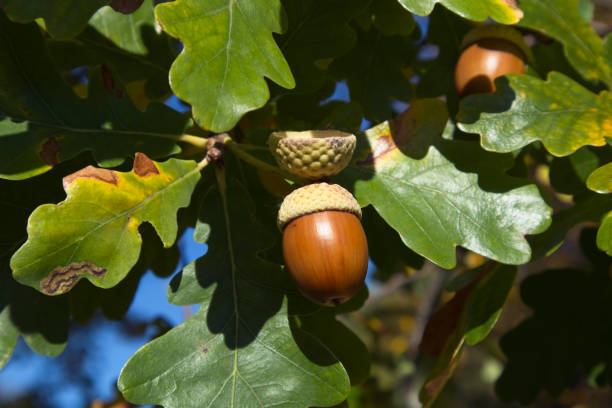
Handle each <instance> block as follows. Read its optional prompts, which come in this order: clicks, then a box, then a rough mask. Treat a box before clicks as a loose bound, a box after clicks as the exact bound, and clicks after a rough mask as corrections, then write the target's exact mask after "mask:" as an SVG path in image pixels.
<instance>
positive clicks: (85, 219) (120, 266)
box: [11, 153, 200, 295]
mask: <svg viewBox="0 0 612 408" xmlns="http://www.w3.org/2000/svg"><path fill="white" fill-rule="evenodd" d="M199 179H200V173H199V167H198V166H196V163H195V162H192V161H182V160H176V159H170V160H168V161H166V162H164V163H156V162H153V161H152V160H151V159H149V158H148V157H146V156H145V155H143V154H140V153H137V154H136V159H135V161H134V169H133V170H132V171H131V172H128V173H121V172H118V171H114V170H106V169H100V168H95V167H92V166H89V167H86V168H84V169H82V170H79V171H77V172H76V173H73V174H71V175H69V176H66V177H64V182H63V184H64V189H65V191H66V194H67V197H66V200H64V201H63V202H61V203H60V204H57V205H53V204H45V205H42V206H40V207H38V208H37V209H36V210H35V211H34V212H33V213H32V215H31V216H30V218H29V220H28V240H27V241H26V243H25V244H24V245H23V246H22V247H21V248H20V249H19V250H18V251H17V252H16V253H15V254H14V255H13V257H12V258H11V268H12V270H13V276H14V277H15V279H16V280H17V281H19V282H21V283H23V284H25V285H29V286H31V287H33V288H35V289H37V290H40V291H41V292H43V293H45V294H48V295H57V294H62V293H65V292H67V291H69V290H70V289H71V288H72V287H73V286H74V285H75V284H76V283H77V282H78V281H79V280H80V279H82V278H87V279H88V280H89V281H91V282H92V283H93V284H94V285H96V286H99V287H103V288H109V287H112V286H115V285H116V284H117V283H119V282H120V281H121V280H122V279H123V278H124V277H125V276H126V275H127V273H128V272H129V271H130V269H131V268H132V267H133V266H134V264H135V263H136V261H137V260H138V255H139V253H140V247H141V244H142V239H141V236H140V234H139V232H138V227H139V225H140V224H141V223H142V222H145V221H146V222H149V223H151V224H152V225H153V227H155V229H156V231H157V233H158V235H159V236H160V238H161V240H162V242H163V244H164V246H165V247H168V246H170V245H172V244H173V243H174V240H175V239H176V233H177V229H178V227H177V222H176V215H175V214H176V212H177V211H178V209H179V208H182V207H186V206H187V205H188V204H189V201H190V199H191V194H192V193H193V190H194V188H195V185H196V184H197V182H198V180H199Z"/></svg>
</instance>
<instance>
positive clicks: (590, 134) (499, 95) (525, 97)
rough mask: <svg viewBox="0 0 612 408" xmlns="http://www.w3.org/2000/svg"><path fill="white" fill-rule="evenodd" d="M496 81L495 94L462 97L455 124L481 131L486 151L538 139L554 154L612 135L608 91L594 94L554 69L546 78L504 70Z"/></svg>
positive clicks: (598, 143)
mask: <svg viewBox="0 0 612 408" xmlns="http://www.w3.org/2000/svg"><path fill="white" fill-rule="evenodd" d="M495 84H496V87H497V90H496V91H495V93H493V94H480V95H472V96H469V97H467V98H465V99H464V100H463V101H462V102H461V106H460V110H459V113H458V114H457V121H458V122H459V124H458V126H459V128H460V129H461V130H463V131H465V132H470V133H477V134H479V135H480V136H481V144H482V146H483V147H484V148H485V149H487V150H492V151H497V152H511V151H513V150H516V149H519V148H521V147H523V146H525V145H527V144H529V143H531V142H534V141H536V140H537V141H541V142H542V143H543V144H544V146H545V147H546V149H547V150H548V151H549V152H550V153H552V154H553V155H555V156H567V155H569V154H571V153H573V152H574V151H576V150H578V149H579V148H581V147H582V146H587V145H590V146H603V145H605V144H606V140H605V138H606V137H610V136H612V119H610V117H611V115H612V94H610V93H609V92H608V91H602V92H601V93H600V94H599V95H596V94H593V93H592V92H590V91H588V90H586V89H585V88H583V87H582V86H581V85H579V84H578V83H576V82H574V81H573V80H571V79H570V78H568V77H566V76H565V75H563V74H560V73H557V72H551V73H550V74H549V76H548V80H546V81H542V80H540V79H538V78H535V77H531V76H527V75H507V76H506V77H505V78H500V79H497V80H496V81H495Z"/></svg>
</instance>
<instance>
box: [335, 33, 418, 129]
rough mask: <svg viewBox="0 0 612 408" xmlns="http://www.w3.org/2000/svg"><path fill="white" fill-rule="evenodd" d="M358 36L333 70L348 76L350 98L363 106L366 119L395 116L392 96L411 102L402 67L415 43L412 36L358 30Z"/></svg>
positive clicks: (337, 74) (408, 83)
mask: <svg viewBox="0 0 612 408" xmlns="http://www.w3.org/2000/svg"><path fill="white" fill-rule="evenodd" d="M358 38H359V41H358V43H357V45H356V46H355V47H354V48H353V49H352V50H351V51H350V52H349V53H348V54H346V55H344V56H343V57H341V58H339V59H337V60H335V61H334V62H333V63H332V65H331V67H330V69H331V70H332V72H333V73H334V75H335V77H336V78H338V79H346V81H347V85H348V87H349V91H350V96H351V101H352V102H357V103H359V104H360V105H361V107H362V108H363V113H364V115H365V117H366V119H368V120H370V121H373V122H381V121H383V120H386V119H388V118H390V117H391V116H392V110H391V99H393V98H395V99H399V100H402V101H409V100H410V98H411V96H412V85H411V84H410V80H409V78H407V77H406V76H405V75H404V72H403V68H404V64H405V61H406V60H407V59H409V58H410V55H411V52H410V50H413V49H414V44H413V41H412V40H411V39H410V38H409V37H403V36H392V37H387V36H384V35H383V34H382V33H380V32H379V31H378V30H369V31H368V32H364V31H361V30H359V31H358Z"/></svg>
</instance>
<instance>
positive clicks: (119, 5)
mask: <svg viewBox="0 0 612 408" xmlns="http://www.w3.org/2000/svg"><path fill="white" fill-rule="evenodd" d="M143 2H144V0H112V1H111V3H110V6H111V7H112V8H113V10H115V11H118V12H119V13H123V14H130V13H133V12H135V11H136V10H138V8H139V7H140V5H141V4H142V3H143Z"/></svg>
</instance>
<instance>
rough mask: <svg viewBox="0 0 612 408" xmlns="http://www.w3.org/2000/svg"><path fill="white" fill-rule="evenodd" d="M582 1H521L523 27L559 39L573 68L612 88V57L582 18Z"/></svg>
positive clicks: (588, 77) (590, 78)
mask: <svg viewBox="0 0 612 408" xmlns="http://www.w3.org/2000/svg"><path fill="white" fill-rule="evenodd" d="M579 1H580V0H521V2H520V5H521V10H523V12H524V18H523V19H522V20H521V21H520V22H519V25H521V26H523V27H527V28H531V29H533V30H537V31H540V32H542V33H544V34H546V35H548V36H550V37H553V38H555V39H557V40H559V41H560V42H561V43H562V44H563V45H564V46H565V55H566V56H567V59H568V60H569V62H570V63H571V64H572V66H573V67H574V68H575V69H576V70H577V71H578V72H579V73H580V74H582V75H583V76H584V77H585V78H587V79H589V80H591V81H598V80H601V81H603V82H604V83H605V84H607V85H608V86H609V87H610V86H612V54H610V53H609V52H608V51H607V50H606V49H605V48H604V45H603V43H602V40H601V38H600V37H599V36H598V35H597V34H596V33H595V31H594V30H593V28H592V27H591V25H590V24H589V23H588V21H586V20H585V19H584V18H582V16H581V14H580V7H579Z"/></svg>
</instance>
